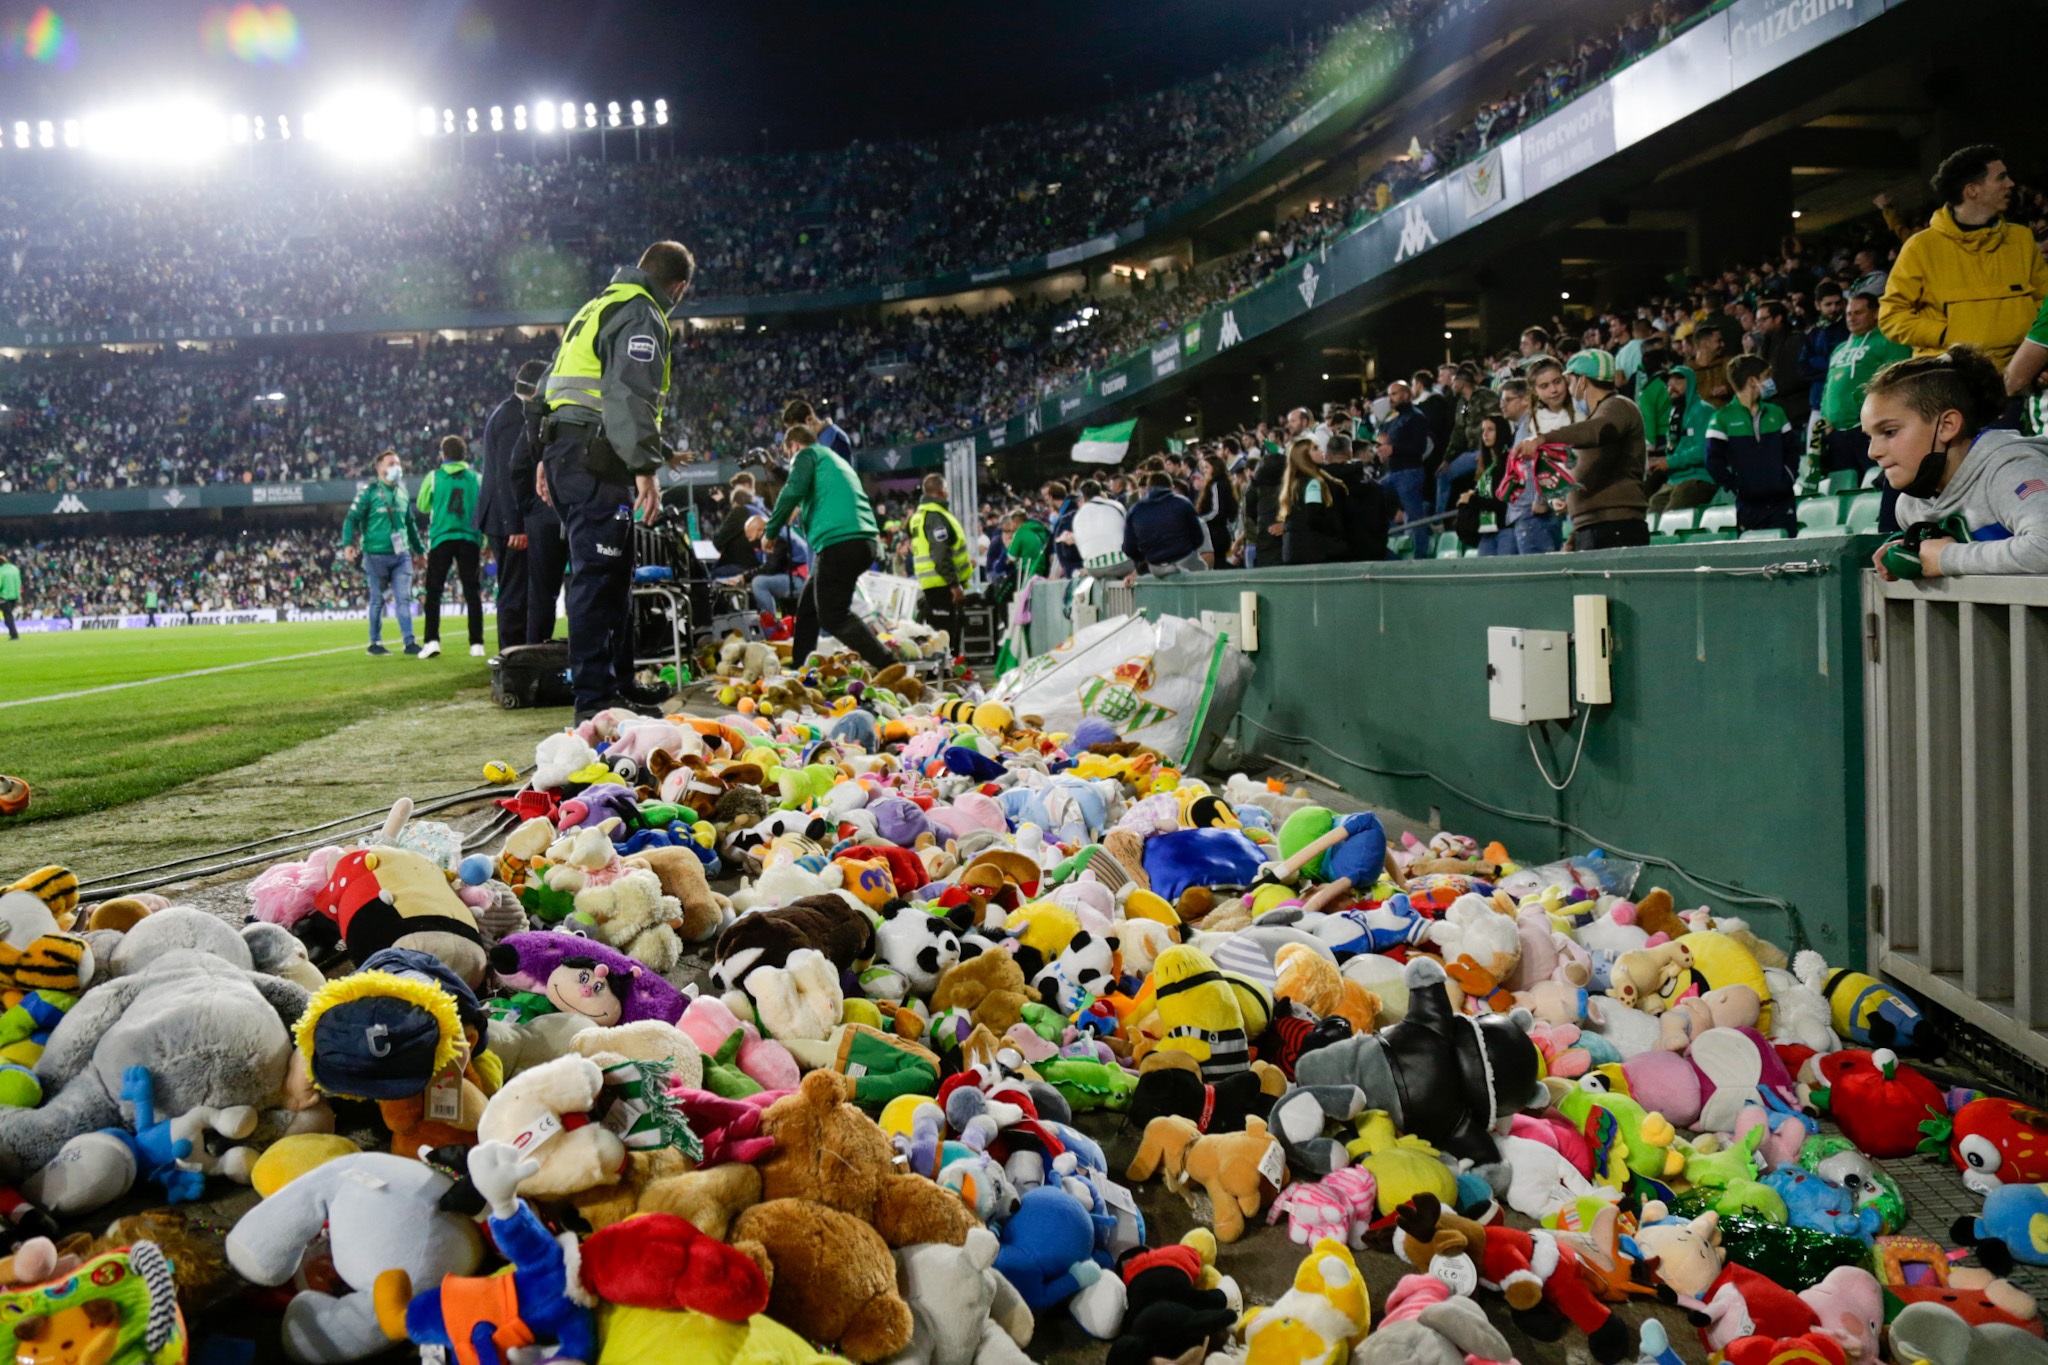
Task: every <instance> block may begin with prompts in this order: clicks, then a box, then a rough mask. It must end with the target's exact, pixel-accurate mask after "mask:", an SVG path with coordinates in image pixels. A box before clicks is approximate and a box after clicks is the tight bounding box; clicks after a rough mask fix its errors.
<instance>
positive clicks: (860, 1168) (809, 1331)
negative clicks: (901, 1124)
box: [732, 1071, 979, 1362]
mask: <svg viewBox="0 0 2048 1365" xmlns="http://www.w3.org/2000/svg"><path fill="white" fill-rule="evenodd" d="M851 1095H852V1082H851V1081H849V1080H847V1079H846V1078H845V1077H843V1076H840V1075H838V1074H837V1073H835V1072H831V1071H813V1072H812V1073H811V1074H810V1075H808V1076H806V1077H804V1079H803V1084H802V1085H801V1086H800V1087H799V1088H798V1089H797V1091H796V1093H795V1094H792V1095H785V1096H783V1097H782V1098H781V1099H779V1100H777V1101H776V1102H775V1103H774V1104H772V1105H770V1106H769V1107H768V1110H767V1112H766V1113H764V1114H763V1115H762V1118H761V1131H762V1132H763V1134H765V1135H767V1136H770V1137H773V1138H775V1139H776V1141H777V1142H778V1143H779V1144H780V1145H779V1146H778V1147H777V1148H776V1150H775V1152H774V1154H773V1155H772V1156H768V1157H765V1158H763V1159H762V1160H761V1161H760V1162H759V1163H757V1169H758V1170H759V1171H760V1173H761V1193H762V1195H763V1196H764V1199H765V1202H763V1203H760V1204H757V1205H755V1206H754V1207H753V1208H750V1209H748V1210H747V1211H746V1212H745V1213H742V1214H741V1215H740V1216H739V1219H738V1220H737V1221H736V1222H735V1223H734V1224H733V1227H732V1234H733V1243H732V1244H733V1245H734V1246H735V1247H737V1248H739V1249H740V1250H742V1251H744V1252H746V1253H747V1254H748V1255H753V1256H755V1257H756V1259H760V1256H759V1255H757V1254H756V1252H755V1248H756V1247H758V1248H759V1249H760V1252H761V1253H764V1254H765V1257H766V1260H767V1263H768V1264H770V1265H772V1266H773V1268H774V1269H773V1277H772V1278H773V1286H772V1288H771V1289H770V1292H769V1299H768V1314H769V1316H770V1317H773V1318H774V1319H775V1320H776V1321H778V1322H781V1323H783V1324H785V1325H787V1326H788V1327H790V1328H792V1329H794V1330H795V1331H797V1332H799V1333H801V1334H802V1335H803V1336H806V1337H808V1338H810V1339H811V1340H813V1341H817V1342H822V1343H824V1344H825V1345H827V1346H829V1347H832V1348H833V1349H836V1350H838V1351H839V1352H841V1353H842V1354H844V1355H845V1356H846V1357H847V1358H848V1359H850V1360H854V1361H858V1362H868V1361H876V1360H884V1359H887V1358H888V1357H890V1356H892V1355H895V1354H896V1353H897V1352H899V1351H901V1350H903V1349H904V1348H905V1347H907V1346H908V1345H909V1344H910V1337H911V1329H912V1326H913V1322H912V1317H911V1312H910V1305H909V1304H907V1303H906V1302H904V1300H903V1298H902V1296H901V1295H899V1294H898V1293H897V1292H896V1263H895V1261H894V1260H893V1259H892V1258H891V1256H890V1249H891V1248H892V1247H906V1246H915V1245H918V1244H920V1243H925V1242H944V1243H947V1244H948V1245H951V1246H960V1245H962V1244H963V1243H964V1242H965V1241H966V1240H967V1234H968V1232H969V1231H971V1230H972V1229H973V1228H975V1227H977V1226H979V1224H977V1223H976V1221H975V1219H974V1216H973V1215H972V1214H970V1213H969V1212H968V1211H967V1207H966V1205H964V1204H962V1203H961V1202H960V1200H959V1199H957V1198H955V1197H954V1196H953V1195H951V1194H949V1193H947V1192H946V1191H945V1190H942V1189H940V1188H939V1187H938V1186H937V1185H935V1184H933V1183H932V1182H931V1181H929V1180H926V1179H925V1178H924V1177H922V1176H916V1175H901V1174H896V1173H895V1156H896V1154H895V1151H894V1149H893V1148H892V1147H891V1146H890V1144H889V1139H888V1137H887V1136H886V1135H884V1133H883V1132H882V1130H881V1128H880V1127H879V1126H877V1124H876V1123H875V1121H874V1120H873V1119H871V1118H869V1117H868V1116H867V1115H866V1114H863V1113H862V1112H861V1111H860V1110H858V1109H856V1108H854V1107H853V1105H852V1104H850V1103H848V1102H847V1101H848V1099H849V1098H850V1097H851Z"/></svg>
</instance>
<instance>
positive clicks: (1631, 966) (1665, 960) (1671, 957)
mask: <svg viewBox="0 0 2048 1365" xmlns="http://www.w3.org/2000/svg"><path fill="white" fill-rule="evenodd" d="M1691 966H1692V950H1691V949H1690V948H1689V947H1688V946H1687V945H1686V942H1685V940H1684V939H1672V940H1670V941H1669V942H1665V943H1659V944H1655V945H1653V946H1651V947H1647V948H1631V949H1630V950H1629V951H1627V952H1625V953H1623V954H1621V956H1619V957H1617V958H1615V959H1614V965H1613V967H1612V968H1611V969H1610V971H1609V976H1608V981H1609V984H1608V987H1607V994H1608V995H1609V996H1610V997H1612V998H1613V999H1615V1000H1618V1001H1620V1002H1621V1003H1622V1004H1624V1005H1627V1006H1629V1007H1630V1008H1632V1009H1639V1010H1642V1011H1643V1012H1644V1013H1646V1014H1662V1013H1663V1012H1664V1010H1665V1009H1666V1008H1667V1007H1668V1006H1669V1005H1670V1003H1671V997H1670V995H1669V994H1668V992H1667V988H1668V987H1670V986H1671V984H1672V983H1673V982H1674V981H1676V980H1677V978H1678V976H1679V974H1680V973H1681V972H1684V971H1687V970H1688V969H1690V968H1691Z"/></svg>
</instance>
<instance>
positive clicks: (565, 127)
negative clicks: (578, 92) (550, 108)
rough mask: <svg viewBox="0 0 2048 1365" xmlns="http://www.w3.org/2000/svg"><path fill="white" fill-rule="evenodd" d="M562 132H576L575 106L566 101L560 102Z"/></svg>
mask: <svg viewBox="0 0 2048 1365" xmlns="http://www.w3.org/2000/svg"><path fill="white" fill-rule="evenodd" d="M562 131H563V132H565V133H573V132H575V131H576V106H575V105H573V104H571V103H570V102H569V101H568V100H563V101H562Z"/></svg>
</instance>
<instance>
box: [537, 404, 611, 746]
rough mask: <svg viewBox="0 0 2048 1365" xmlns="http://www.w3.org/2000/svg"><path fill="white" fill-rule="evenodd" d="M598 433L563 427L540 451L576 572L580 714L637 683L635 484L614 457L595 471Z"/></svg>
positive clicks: (572, 661) (572, 632) (572, 652)
mask: <svg viewBox="0 0 2048 1365" xmlns="http://www.w3.org/2000/svg"><path fill="white" fill-rule="evenodd" d="M595 431H596V428H595V427H591V426H573V425H564V426H562V427H561V428H560V429H559V430H558V431H557V433H556V436H555V439H554V440H553V441H551V442H549V443H548V447H547V450H546V451H545V452H544V453H543V454H542V456H541V463H542V465H543V466H544V467H545V468H546V470H547V476H548V493H549V495H550V496H552V497H553V498H554V500H555V511H556V512H557V513H558V514H559V515H560V516H561V518H562V533H563V535H564V537H565V538H566V539H567V541H568V546H569V567H570V568H571V569H572V570H574V572H573V573H572V574H571V575H570V578H569V593H568V607H569V669H570V673H571V675H572V677H573V680H574V683H575V690H576V710H577V712H578V714H584V713H588V712H593V711H598V710H601V709H603V707H604V705H605V704H606V703H607V702H609V701H610V700H611V699H612V698H614V697H616V696H618V695H619V689H620V688H622V687H624V686H625V685H626V684H628V683H630V682H632V681H633V485H632V481H631V479H630V478H629V477H628V476H627V474H626V471H625V467H624V466H623V465H620V464H617V463H616V461H615V460H614V462H613V464H612V467H611V468H610V469H609V470H608V471H607V472H605V473H603V474H598V473H595V472H593V471H592V470H591V469H590V466H589V453H590V447H589V440H590V437H591V436H592V435H593V434H594V433H595ZM534 586H537V585H532V584H530V585H529V591H531V589H532V588H533V587H534ZM551 600H552V599H551Z"/></svg>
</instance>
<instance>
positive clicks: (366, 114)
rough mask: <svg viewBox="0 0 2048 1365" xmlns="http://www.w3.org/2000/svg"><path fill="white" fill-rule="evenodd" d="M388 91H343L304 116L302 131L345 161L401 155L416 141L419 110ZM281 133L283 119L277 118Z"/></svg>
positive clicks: (281, 132)
mask: <svg viewBox="0 0 2048 1365" xmlns="http://www.w3.org/2000/svg"><path fill="white" fill-rule="evenodd" d="M423 112H425V113H431V112H432V111H431V110H430V109H426V108H420V109H415V108H414V107H413V106H411V105H408V104H407V103H406V102H405V101H404V100H402V99H400V98H399V97H398V96H397V95H395V94H393V93H391V92H390V91H388V90H380V89H377V88H375V87H360V88H356V89H350V90H344V91H342V92H340V93H339V94H336V95H334V96H332V97H331V98H329V99H328V100H327V102H326V103H324V104H322V105H320V106H319V107H318V108H317V109H315V110H314V111H313V112H311V113H309V114H307V115H306V119H305V125H306V126H305V129H304V131H305V133H306V135H307V137H308V138H312V139H314V140H317V141H318V142H319V143H320V145H321V146H323V147H325V148H326V149H327V151H328V152H329V153H330V154H332V155H333V156H335V157H337V158H339V159H341V160H344V161H386V160H389V159H390V158H392V157H394V156H401V155H403V154H404V153H405V152H406V151H407V150H408V149H410V148H411V147H412V146H413V145H414V144H415V143H417V142H418V140H419V136H420V129H421V128H422V126H423V122H422V120H421V119H420V118H419V114H421V113H423ZM278 125H279V134H278V135H279V136H280V137H282V136H284V133H283V125H284V120H283V119H279V120H278Z"/></svg>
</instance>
